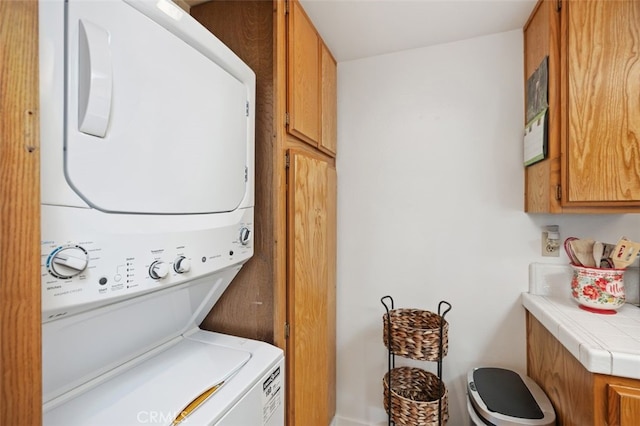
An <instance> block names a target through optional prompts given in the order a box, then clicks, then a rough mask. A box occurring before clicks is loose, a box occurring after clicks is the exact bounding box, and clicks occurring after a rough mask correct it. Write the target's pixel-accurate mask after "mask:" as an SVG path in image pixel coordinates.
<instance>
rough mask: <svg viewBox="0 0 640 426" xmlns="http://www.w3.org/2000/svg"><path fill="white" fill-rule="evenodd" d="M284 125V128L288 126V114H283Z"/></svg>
mask: <svg viewBox="0 0 640 426" xmlns="http://www.w3.org/2000/svg"><path fill="white" fill-rule="evenodd" d="M284 125H285V126H288V125H289V113H288V112H285V113H284Z"/></svg>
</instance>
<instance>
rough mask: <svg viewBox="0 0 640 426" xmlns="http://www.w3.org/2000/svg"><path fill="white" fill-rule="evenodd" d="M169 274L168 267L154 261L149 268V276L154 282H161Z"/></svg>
mask: <svg viewBox="0 0 640 426" xmlns="http://www.w3.org/2000/svg"><path fill="white" fill-rule="evenodd" d="M168 273H169V265H167V264H166V263H164V262H161V261H159V260H158V261H155V262H153V263H152V264H151V266H150V267H149V276H150V277H151V278H153V279H154V280H161V279H163V278H164V277H166V276H167V274H168Z"/></svg>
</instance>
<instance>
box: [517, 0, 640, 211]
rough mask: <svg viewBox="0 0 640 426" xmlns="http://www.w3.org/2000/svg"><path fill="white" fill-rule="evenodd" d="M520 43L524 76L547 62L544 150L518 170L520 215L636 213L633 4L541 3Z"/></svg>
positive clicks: (638, 6) (638, 158) (637, 80)
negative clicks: (543, 155)
mask: <svg viewBox="0 0 640 426" xmlns="http://www.w3.org/2000/svg"><path fill="white" fill-rule="evenodd" d="M524 43H525V79H526V78H529V76H531V75H532V74H533V72H534V71H535V70H536V68H537V67H538V66H539V64H540V63H541V62H542V60H543V59H544V57H545V56H548V57H549V62H548V66H549V87H548V101H549V122H548V153H547V158H546V159H545V160H543V161H541V162H539V163H536V164H534V165H532V166H529V167H527V168H526V170H525V211H527V212H531V213H597V212H599V213H608V212H617V213H622V212H639V211H640V102H638V93H639V92H640V1H637V0H621V1H588V0H572V1H563V2H560V1H557V0H540V1H539V2H538V4H537V6H536V8H535V9H534V11H533V12H532V15H531V17H530V18H529V21H528V22H527V24H526V25H525V28H524ZM525 102H526V99H525Z"/></svg>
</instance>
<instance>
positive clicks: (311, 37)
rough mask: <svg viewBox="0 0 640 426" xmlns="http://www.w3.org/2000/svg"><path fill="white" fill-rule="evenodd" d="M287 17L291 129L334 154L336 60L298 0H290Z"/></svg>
mask: <svg viewBox="0 0 640 426" xmlns="http://www.w3.org/2000/svg"><path fill="white" fill-rule="evenodd" d="M288 19H289V22H288V25H289V32H288V40H287V42H288V46H287V48H288V54H289V59H288V62H287V67H288V88H287V106H288V109H287V116H288V120H287V122H288V131H289V133H290V134H291V135H293V136H295V137H297V138H299V139H301V140H303V141H305V142H307V143H308V144H310V145H311V146H313V147H316V148H318V149H320V150H322V151H324V152H326V153H327V154H329V155H333V156H335V154H336V113H337V108H336V90H337V87H336V62H335V59H333V56H332V55H331V52H330V51H329V49H328V48H327V46H326V45H325V44H324V42H323V41H322V38H320V36H319V35H318V33H317V32H316V29H315V27H314V26H313V23H312V22H311V20H310V19H309V17H308V16H307V14H306V13H305V12H304V9H303V8H302V6H301V5H300V3H298V1H297V0H291V1H290V5H289V14H288Z"/></svg>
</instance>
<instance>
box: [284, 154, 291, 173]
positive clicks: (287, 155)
mask: <svg viewBox="0 0 640 426" xmlns="http://www.w3.org/2000/svg"><path fill="white" fill-rule="evenodd" d="M290 164H291V159H290V158H289V153H288V152H287V153H286V154H285V155H284V168H285V169H288V168H289V165H290Z"/></svg>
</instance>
